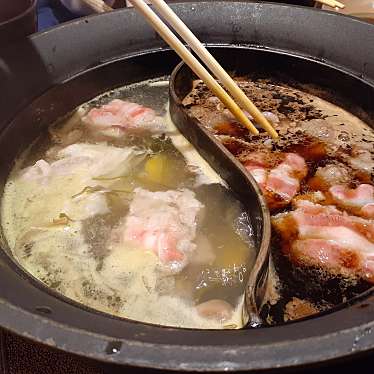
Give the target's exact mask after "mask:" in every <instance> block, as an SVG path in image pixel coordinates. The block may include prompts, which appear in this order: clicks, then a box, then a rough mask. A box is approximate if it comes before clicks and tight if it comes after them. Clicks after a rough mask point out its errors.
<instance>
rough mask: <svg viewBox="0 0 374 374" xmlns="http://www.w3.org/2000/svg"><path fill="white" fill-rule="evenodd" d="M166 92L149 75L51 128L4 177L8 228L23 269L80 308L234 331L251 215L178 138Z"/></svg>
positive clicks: (241, 320) (249, 251)
mask: <svg viewBox="0 0 374 374" xmlns="http://www.w3.org/2000/svg"><path fill="white" fill-rule="evenodd" d="M166 99H167V88H166V87H163V88H160V87H158V86H152V85H149V84H148V83H147V82H145V83H143V84H139V85H135V86H130V87H126V88H124V89H121V90H119V91H116V92H111V93H109V94H106V95H104V96H103V97H99V98H98V99H95V100H94V101H93V102H91V103H88V104H85V105H83V106H82V107H80V108H78V109H77V111H76V112H75V113H73V114H72V115H71V116H69V117H68V118H65V119H63V120H61V121H60V122H59V123H57V124H54V125H52V126H51V127H50V129H49V131H48V133H47V134H45V135H44V136H42V137H41V138H40V139H38V140H36V142H35V143H34V144H33V145H32V146H31V147H30V149H28V150H27V151H25V153H24V154H23V155H22V156H21V158H20V159H19V160H18V163H17V165H16V167H15V168H14V170H13V172H12V173H11V175H10V177H9V180H8V182H7V185H6V188H5V193H4V196H3V200H2V214H1V219H2V227H3V231H4V233H5V236H6V239H7V242H8V244H9V248H10V251H11V252H12V254H13V255H14V257H15V259H16V260H17V261H18V262H19V263H20V264H21V265H22V266H23V267H24V269H25V270H27V271H28V272H29V273H31V274H32V275H33V276H34V277H35V278H37V279H39V280H40V281H42V282H44V283H45V284H46V285H47V286H49V287H51V288H52V289H54V290H55V291H57V292H59V293H61V294H63V295H64V296H66V297H68V298H70V299H72V300H75V301H77V302H79V303H82V304H84V305H85V306H88V307H91V308H95V309H97V310H99V311H101V312H106V313H110V314H113V315H115V316H119V317H127V318H130V319H133V320H137V321H142V322H149V323H155V324H160V325H168V326H177V327H188V328H218V329H222V328H240V327H242V326H243V325H245V324H246V322H247V321H246V320H245V317H243V300H244V292H245V286H246V282H247V279H248V275H249V273H250V271H251V269H252V267H253V264H254V261H255V258H256V249H255V247H254V244H253V238H252V228H251V222H250V220H249V217H248V215H247V213H246V212H245V211H244V210H243V207H242V205H241V204H240V202H239V201H238V200H237V199H236V198H235V197H234V196H233V194H232V193H231V192H230V191H229V190H228V189H227V188H226V186H225V185H224V183H223V182H222V180H221V179H220V178H219V176H218V175H216V174H215V173H214V172H213V170H212V169H210V168H209V167H208V166H207V164H206V163H205V161H204V160H202V159H201V158H200V156H199V154H198V153H197V152H196V151H195V150H194V149H193V148H192V146H190V145H189V144H188V143H187V141H186V140H183V139H182V140H181V139H180V138H178V134H177V132H176V129H175V127H173V124H171V123H169V122H168V121H167V119H166V117H165V116H164V112H165V110H164V106H165V105H166V102H167V100H166ZM136 101H138V102H136ZM147 105H149V106H152V107H153V108H150V107H148V106H147ZM169 134H172V135H170V136H169ZM177 139H178V141H177ZM173 141H174V142H175V144H177V145H178V146H180V148H181V149H183V152H185V154H186V158H185V157H184V155H183V154H182V153H181V152H180V151H179V150H178V148H177V147H176V146H175V145H174V143H173ZM183 142H184V143H183ZM187 156H188V157H187Z"/></svg>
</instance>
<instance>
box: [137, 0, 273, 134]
mask: <svg viewBox="0 0 374 374" xmlns="http://www.w3.org/2000/svg"><path fill="white" fill-rule="evenodd" d="M130 1H131V3H132V4H133V6H134V7H135V8H136V9H137V10H138V11H139V12H140V13H141V14H142V15H143V16H144V17H145V18H146V20H147V21H148V22H149V23H150V24H151V25H152V27H153V28H154V29H155V30H156V31H157V32H158V34H159V35H160V36H161V37H162V38H163V39H164V40H165V41H166V43H167V44H169V45H170V47H171V48H173V50H174V51H175V52H176V53H177V54H178V55H179V56H180V57H181V59H182V60H183V61H184V62H185V63H186V64H187V65H188V66H189V67H190V68H191V69H192V70H193V71H194V72H195V74H196V75H197V76H198V77H199V78H200V79H201V80H202V81H204V83H205V84H206V85H207V86H208V88H209V89H210V90H211V91H212V92H213V93H214V95H216V96H217V97H218V98H219V99H220V100H221V101H222V102H223V104H224V105H225V106H226V107H227V108H228V109H229V110H230V112H231V113H232V114H233V115H234V116H235V118H236V119H237V120H238V121H239V122H240V123H242V124H243V125H245V126H246V127H247V128H248V129H249V130H250V131H251V132H252V133H253V134H256V135H257V134H258V130H257V129H256V127H255V126H254V125H253V123H252V122H251V121H250V119H249V118H248V116H247V115H246V114H245V113H244V112H243V111H242V110H241V108H240V107H239V106H238V105H237V104H236V102H235V101H234V100H233V99H232V98H231V97H230V95H228V94H227V93H226V91H225V90H224V89H223V88H222V87H221V86H220V85H219V84H218V82H217V81H216V80H215V79H214V78H213V76H212V75H211V74H210V73H209V72H208V71H207V69H206V68H205V67H204V66H203V65H202V64H201V63H200V62H199V61H198V60H197V58H196V57H194V56H193V54H192V53H191V52H190V51H189V50H188V49H187V48H186V47H185V46H184V45H183V43H182V42H181V41H180V40H179V39H178V38H177V37H176V36H175V34H174V33H173V32H172V31H171V30H170V29H169V28H168V26H166V25H165V24H164V22H163V21H162V20H161V19H160V18H159V16H158V15H157V14H156V13H155V12H154V11H153V10H152V9H151V8H150V7H149V5H147V4H146V3H145V2H144V1H143V0H130ZM151 2H152V4H153V5H154V7H155V8H156V9H157V10H158V11H159V12H160V14H161V15H162V16H163V17H164V18H165V20H166V21H167V22H168V23H169V24H170V25H171V26H173V27H174V29H175V31H176V32H177V33H178V34H179V35H180V36H181V37H182V38H183V39H184V40H185V41H186V42H187V44H188V45H189V46H190V47H191V48H192V49H193V50H194V51H195V53H196V54H197V55H198V56H199V57H200V58H201V60H202V61H203V62H204V63H205V64H206V65H207V66H208V67H209V68H210V69H211V70H212V71H213V73H214V74H215V76H216V77H217V78H218V79H219V80H220V81H221V82H222V84H223V85H224V86H225V87H226V89H227V90H228V91H229V92H230V93H231V95H232V96H233V97H234V98H235V100H236V101H237V102H238V103H239V104H240V105H241V106H242V107H243V109H244V110H246V111H247V112H248V113H249V114H250V115H251V116H252V117H253V118H254V119H255V120H256V123H258V124H259V125H261V126H262V127H263V128H264V129H265V130H266V131H267V132H268V133H269V134H270V135H271V136H272V137H273V138H277V136H278V134H277V132H276V131H275V130H274V129H273V127H272V126H271V124H270V123H269V122H268V120H267V119H266V118H265V117H264V115H263V114H262V113H261V112H260V111H259V110H258V109H257V108H256V107H255V105H254V104H253V103H252V102H251V101H250V100H249V99H248V98H247V96H246V95H245V94H244V92H243V91H242V90H241V89H240V88H239V87H238V86H237V85H236V83H235V82H234V81H233V80H232V79H231V77H230V76H229V75H228V74H227V73H226V72H225V71H224V69H223V68H222V67H221V66H220V65H219V64H218V62H217V61H216V60H215V59H214V58H213V56H212V55H211V54H210V53H209V52H208V51H207V50H206V49H205V47H204V46H203V45H202V44H201V43H200V42H199V40H198V39H197V38H196V37H195V36H194V35H193V34H192V32H191V31H190V30H189V29H188V28H187V26H186V25H185V24H184V23H183V22H182V21H181V20H180V19H179V18H178V16H177V15H176V14H175V13H174V12H173V11H172V10H171V9H170V8H169V6H168V5H167V4H166V3H165V2H164V1H162V0H161V1H160V0H153V1H152V0H151ZM202 52H203V53H202ZM222 72H223V73H224V74H223V73H222Z"/></svg>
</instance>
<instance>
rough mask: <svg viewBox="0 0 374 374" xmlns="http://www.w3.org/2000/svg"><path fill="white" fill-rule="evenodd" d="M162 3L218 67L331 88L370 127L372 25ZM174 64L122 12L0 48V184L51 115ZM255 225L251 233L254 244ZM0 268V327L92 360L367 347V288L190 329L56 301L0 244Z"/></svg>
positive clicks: (267, 10)
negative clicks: (302, 309)
mask: <svg viewBox="0 0 374 374" xmlns="http://www.w3.org/2000/svg"><path fill="white" fill-rule="evenodd" d="M174 8H175V10H176V11H177V13H178V14H179V15H180V16H181V18H182V19H183V20H184V21H185V22H186V23H187V24H188V25H189V26H190V27H191V28H192V30H193V31H194V32H195V33H196V34H197V36H198V37H199V38H200V39H201V40H202V41H204V42H205V43H207V44H208V45H209V46H210V47H211V50H212V52H213V53H214V54H216V55H217V57H218V58H219V60H221V61H222V62H223V63H224V64H226V65H229V66H230V67H236V68H238V69H247V70H250V69H257V68H264V69H265V70H267V71H269V72H275V71H278V72H280V71H284V72H285V73H292V74H293V75H294V78H295V79H296V80H300V82H307V83H314V84H315V85H318V86H321V87H323V88H324V89H326V90H330V92H331V91H332V93H333V95H331V100H335V101H336V102H338V103H339V104H340V105H342V106H344V107H346V108H347V109H348V110H349V111H351V112H352V113H354V114H356V115H358V116H359V117H360V118H362V119H364V120H365V121H366V122H367V123H369V124H370V125H372V126H374V65H373V61H374V49H373V48H372V45H373V42H374V26H372V25H369V24H366V23H364V22H361V21H359V20H356V19H353V18H349V17H343V16H339V15H337V14H333V13H328V12H321V11H318V10H313V9H308V8H301V7H290V6H287V5H277V4H266V3H246V2H206V3H205V2H202V3H180V4H175V5H174ZM178 62H179V61H178V58H177V57H176V55H175V54H174V53H173V52H171V51H170V50H169V49H168V48H167V47H166V45H165V44H164V42H163V41H162V40H161V39H160V38H159V37H158V36H157V34H156V33H155V32H154V31H153V30H152V29H151V28H150V27H149V26H148V25H147V24H146V23H145V21H143V19H142V18H141V17H140V16H139V15H138V14H136V12H135V11H133V10H129V9H126V10H120V11H115V12H112V13H110V14H104V15H100V16H94V17H88V18H83V19H79V20H76V21H73V22H71V23H68V24H64V25H62V26H60V27H58V28H56V29H53V30H50V31H47V32H43V33H40V34H37V35H35V36H32V37H31V38H29V39H28V40H26V41H24V42H23V43H20V44H18V45H14V46H13V47H9V48H8V49H1V51H0V89H1V91H0V92H1V94H0V108H1V113H0V131H1V132H0V160H1V162H0V165H1V169H0V176H1V185H3V184H4V182H5V179H6V177H7V175H8V172H9V170H10V168H11V166H12V163H13V161H14V159H15V157H16V156H17V154H19V152H20V151H21V150H22V149H23V148H24V147H25V146H26V145H27V144H29V142H30V141H31V140H32V139H33V138H34V137H35V136H36V135H37V134H39V133H40V132H41V131H43V130H44V129H45V128H46V126H47V125H48V124H50V123H51V122H53V121H54V120H56V119H57V118H58V117H60V116H62V115H64V114H66V113H67V112H69V111H70V110H72V109H74V108H75V107H76V106H77V105H79V104H81V103H82V102H85V101H87V100H89V99H91V98H93V97H95V96H96V95H98V94H99V93H102V92H105V91H107V90H109V89H112V88H115V87H119V86H122V85H125V84H128V83H132V82H136V81H141V80H145V79H149V78H154V77H157V76H162V75H165V74H170V73H171V72H172V70H173V68H174V67H175V66H176V65H177V63H178ZM183 71H185V70H183V68H182V69H178V70H177V71H175V72H174V74H173V79H174V80H173V82H172V86H171V93H172V96H171V98H172V100H171V114H172V116H173V118H174V119H175V120H176V121H177V122H179V123H180V124H182V122H183V118H182V116H183V113H181V112H180V111H178V95H177V94H178V92H179V93H181V92H182V91H183V89H185V88H183V87H185V86H184V84H185V81H178V79H180V78H183V79H185V78H186V76H183ZM181 74H182V75H181ZM187 78H188V74H187ZM178 82H179V83H178ZM178 90H179V91H178ZM180 127H181V128H182V127H183V126H182V125H180ZM195 141H197V140H196V139H195ZM254 189H255V190H256V188H255V187H254ZM259 196H260V195H259ZM258 199H259V200H258V201H257V205H256V206H257V209H259V210H258V214H260V213H261V212H260V210H261V209H262V208H263V207H262V206H261V201H262V200H261V197H258ZM262 214H264V215H265V221H262V222H263V223H264V225H267V224H268V223H266V212H265V211H262ZM261 224H262V223H261ZM261 224H260V225H259V227H258V231H259V234H258V235H257V238H258V240H261V238H262V239H264V238H265V239H266V235H265V234H264V232H265V233H266V228H264V227H263V226H261ZM265 244H267V243H265ZM4 247H5V246H4ZM4 249H5V248H4ZM0 268H1V271H0V285H1V286H0V326H1V327H3V328H5V329H8V330H10V331H12V332H14V333H16V334H19V335H22V336H24V337H27V338H30V339H32V340H34V341H36V342H40V343H43V344H46V345H49V346H53V347H56V348H58V349H62V350H65V351H67V352H70V353H75V354H78V355H81V356H86V357H90V358H94V359H97V360H100V361H106V362H111V363H117V364H120V365H121V364H126V365H134V366H143V367H152V368H161V369H173V370H180V371H192V370H196V371H234V370H259V369H266V370H275V369H279V368H294V367H305V366H312V365H314V364H317V363H318V364H321V363H326V362H329V361H331V360H338V359H343V358H347V357H349V356H351V355H358V354H363V353H367V352H370V351H371V350H372V349H373V348H374V332H373V328H374V317H373V316H374V297H373V295H372V292H371V290H369V291H367V292H366V293H365V294H364V295H361V296H360V297H358V298H356V299H355V300H352V301H351V302H349V303H347V304H346V305H344V307H341V308H339V309H338V310H335V311H334V312H330V313H325V314H324V315H319V316H318V317H316V318H310V319H306V320H302V321H299V322H295V323H290V324H287V325H282V326H277V327H269V328H257V329H243V330H234V331H198V330H187V329H173V328H164V327H157V326H152V325H147V324H141V323H137V322H131V321H128V320H125V319H117V318H113V317H110V316H108V315H105V314H101V313H98V312H94V311H92V310H89V309H86V308H83V307H81V306H79V305H77V304H75V303H71V302H68V301H67V300H66V299H64V298H63V297H58V296H56V295H55V294H53V293H52V292H50V291H49V290H48V289H46V288H45V287H43V286H41V285H40V284H38V283H37V282H36V281H35V280H33V279H31V278H30V277H29V276H27V274H26V273H25V272H23V271H22V270H21V269H20V268H18V267H17V266H16V265H15V264H14V262H13V261H12V260H11V259H10V257H9V256H8V255H7V254H6V251H1V255H0Z"/></svg>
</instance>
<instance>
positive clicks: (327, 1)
mask: <svg viewBox="0 0 374 374" xmlns="http://www.w3.org/2000/svg"><path fill="white" fill-rule="evenodd" d="M316 1H317V2H318V3H321V4H324V5H327V6H329V7H331V8H339V9H343V8H345V5H344V4H343V3H341V2H340V1H336V0H316Z"/></svg>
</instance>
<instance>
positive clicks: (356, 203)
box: [329, 184, 374, 218]
mask: <svg viewBox="0 0 374 374" xmlns="http://www.w3.org/2000/svg"><path fill="white" fill-rule="evenodd" d="M329 192H330V195H331V199H332V200H333V202H334V203H335V204H336V205H338V206H339V207H341V208H343V209H346V210H348V211H350V212H352V213H354V214H357V215H359V216H362V217H366V218H374V186H372V185H370V184H360V185H359V186H358V187H357V188H353V189H351V188H348V187H347V186H344V185H338V186H333V187H331V188H330V189H329Z"/></svg>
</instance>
